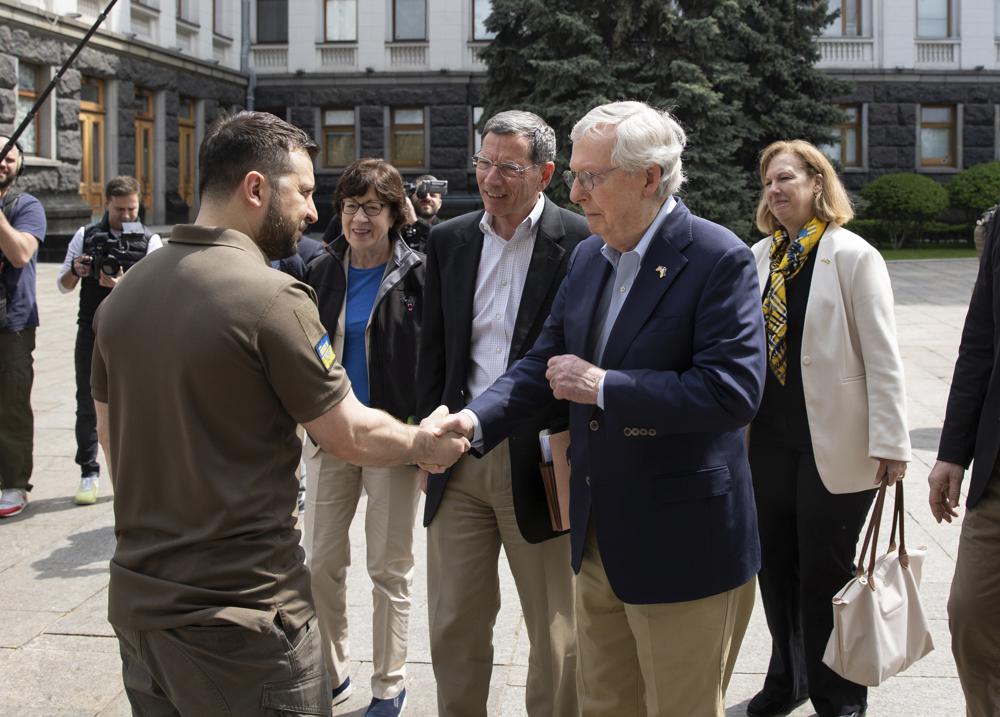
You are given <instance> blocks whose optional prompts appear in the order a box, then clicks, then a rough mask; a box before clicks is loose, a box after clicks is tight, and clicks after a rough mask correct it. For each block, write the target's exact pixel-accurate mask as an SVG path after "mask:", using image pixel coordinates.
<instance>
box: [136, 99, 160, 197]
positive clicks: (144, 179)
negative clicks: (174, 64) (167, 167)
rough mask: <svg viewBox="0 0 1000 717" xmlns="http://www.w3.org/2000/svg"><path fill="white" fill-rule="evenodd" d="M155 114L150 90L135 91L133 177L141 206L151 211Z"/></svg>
mask: <svg viewBox="0 0 1000 717" xmlns="http://www.w3.org/2000/svg"><path fill="white" fill-rule="evenodd" d="M155 122H156V114H155V109H154V103H153V93H152V91H151V90H144V89H141V88H136V91H135V178H136V179H138V180H139V185H140V186H141V187H142V197H140V199H141V200H142V204H143V206H144V207H145V208H146V213H147V214H149V215H152V213H153V209H154V207H153V196H154V193H153V189H154V188H153V137H154V134H153V127H154V124H155Z"/></svg>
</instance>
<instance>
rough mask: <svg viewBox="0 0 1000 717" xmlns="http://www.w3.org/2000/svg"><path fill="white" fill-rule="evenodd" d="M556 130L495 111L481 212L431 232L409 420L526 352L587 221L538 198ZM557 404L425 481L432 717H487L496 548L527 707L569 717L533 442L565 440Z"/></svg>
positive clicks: (560, 610)
mask: <svg viewBox="0 0 1000 717" xmlns="http://www.w3.org/2000/svg"><path fill="white" fill-rule="evenodd" d="M555 151H556V143H555V132H554V131H553V130H552V128H551V127H549V126H548V125H547V124H545V122H544V121H543V120H542V119H541V118H540V117H538V116H537V115H534V114H531V113H529V112H518V111H509V112H501V113H500V114H498V115H496V116H494V117H493V118H491V119H490V120H489V121H488V122H487V123H486V125H485V126H484V128H483V142H482V149H481V150H480V152H479V154H478V155H476V156H475V157H474V158H473V162H474V164H475V167H476V179H477V182H478V184H479V191H480V194H481V195H482V198H483V204H484V205H485V207H486V211H485V212H472V213H470V214H465V215H463V216H460V217H457V218H455V219H452V220H451V221H448V222H445V223H443V224H440V225H438V226H436V227H434V228H433V229H432V230H431V233H430V238H429V240H428V246H427V279H426V284H425V289H424V316H423V319H424V323H423V328H422V334H421V340H420V356H419V360H418V369H417V410H418V415H421V416H425V415H427V414H429V413H430V412H431V411H432V410H433V409H434V408H436V407H437V406H439V405H441V404H442V403H444V404H447V405H448V406H449V408H450V409H451V410H452V411H458V410H459V409H461V408H463V407H464V406H465V404H466V403H468V402H469V401H470V400H471V399H472V398H474V397H476V396H477V395H479V393H481V392H482V391H484V390H485V389H486V388H488V387H489V386H490V384H492V383H493V381H495V380H496V379H497V378H498V377H499V376H500V375H501V374H502V373H503V372H504V371H505V370H507V368H508V366H509V365H510V364H511V363H513V362H514V361H515V360H517V359H518V358H520V357H521V356H523V355H524V353H525V352H526V351H527V350H528V349H529V348H530V347H531V344H532V343H533V342H534V341H535V338H536V337H537V336H538V333H539V331H540V330H541V328H542V324H543V323H544V321H545V318H546V317H547V316H548V313H549V308H550V307H551V305H552V300H553V298H554V297H555V295H556V292H557V290H558V288H559V283H560V282H561V281H562V278H563V275H564V274H565V271H566V264H567V261H568V259H569V256H570V254H571V253H572V251H573V249H574V248H575V247H576V245H577V244H578V243H579V242H580V241H581V240H582V239H584V238H586V237H587V236H589V234H590V232H589V230H588V229H587V223H586V221H585V220H584V219H583V218H582V217H580V216H579V215H578V214H574V213H573V212H569V211H566V210H564V209H560V208H559V207H557V206H556V205H555V204H553V203H552V202H551V201H549V200H548V199H546V198H545V195H544V194H543V191H544V190H545V188H546V187H547V186H548V184H549V182H550V180H551V179H552V175H553V172H554V171H555V165H554V163H553V161H552V160H553V157H554V156H555ZM567 409H568V407H567V404H566V403H565V402H559V403H550V404H548V405H545V406H539V408H538V410H536V411H532V412H530V413H525V414H524V415H523V416H522V418H523V420H522V421H521V422H519V424H518V425H517V426H516V427H514V428H513V429H512V430H511V432H510V438H509V441H507V443H506V445H504V446H502V447H501V448H500V449H499V450H497V451H494V452H493V453H492V454H490V455H489V456H486V457H485V458H483V459H482V460H480V459H477V458H471V457H466V458H467V459H466V460H464V461H463V462H461V463H460V464H457V465H456V466H455V467H454V468H453V469H452V470H450V471H448V472H446V473H444V474H441V475H431V476H430V477H429V480H428V483H427V500H426V506H425V512H424V525H425V526H427V528H428V532H427V575H428V604H429V611H430V638H431V659H432V662H433V666H434V675H435V678H436V680H437V690H438V714H439V715H441V717H449V716H452V715H454V716H456V717H458V716H461V717H469V716H477V715H482V716H483V717H485V715H486V702H487V697H488V695H489V685H490V675H491V671H492V666H493V645H492V637H493V625H494V622H495V620H496V615H497V612H498V611H499V609H500V592H499V582H498V575H497V564H498V559H499V553H500V548H501V546H502V547H503V549H504V553H505V554H506V556H507V561H508V563H509V565H510V569H511V572H512V573H513V575H514V581H515V583H516V585H517V590H518V595H519V597H520V600H521V608H522V610H523V613H524V620H525V627H526V629H527V633H528V639H529V641H530V655H529V659H528V678H527V690H526V703H527V711H528V714H529V715H531V716H532V717H536V716H537V717H553V716H555V717H563V716H565V717H576V715H578V710H577V701H576V688H575V682H574V680H575V673H576V646H575V636H574V627H573V590H572V572H571V571H570V569H569V539H568V536H567V535H566V534H565V533H555V532H553V530H552V528H551V523H550V519H549V514H548V507H547V503H546V498H545V492H544V488H543V483H542V478H541V476H540V473H539V464H540V462H541V455H540V449H539V440H538V433H539V431H540V430H542V429H557V430H558V429H563V428H565V426H566V423H567Z"/></svg>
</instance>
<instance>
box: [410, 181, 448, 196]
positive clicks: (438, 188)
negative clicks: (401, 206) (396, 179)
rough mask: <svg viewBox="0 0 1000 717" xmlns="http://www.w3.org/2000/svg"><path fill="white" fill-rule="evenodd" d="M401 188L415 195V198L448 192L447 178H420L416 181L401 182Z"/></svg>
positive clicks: (442, 194)
mask: <svg viewBox="0 0 1000 717" xmlns="http://www.w3.org/2000/svg"><path fill="white" fill-rule="evenodd" d="M403 188H404V189H405V190H406V193H407V194H412V195H414V196H416V198H417V199H423V198H424V197H426V196H427V195H428V194H440V195H441V196H444V195H445V194H447V193H448V180H447V179H422V180H420V181H419V182H417V183H413V182H403Z"/></svg>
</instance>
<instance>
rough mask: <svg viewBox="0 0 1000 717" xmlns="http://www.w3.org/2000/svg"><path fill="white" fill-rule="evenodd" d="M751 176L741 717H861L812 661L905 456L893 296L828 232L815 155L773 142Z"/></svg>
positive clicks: (835, 202) (859, 251)
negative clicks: (753, 364) (751, 665)
mask: <svg viewBox="0 0 1000 717" xmlns="http://www.w3.org/2000/svg"><path fill="white" fill-rule="evenodd" d="M760 176H761V182H762V184H763V190H762V193H761V199H760V203H759V205H758V207H757V226H758V228H759V229H760V230H761V231H762V232H765V233H768V234H770V236H768V237H767V238H766V239H764V240H762V241H760V242H758V243H757V244H756V245H754V247H753V253H754V256H755V257H756V259H757V271H758V276H759V278H760V285H761V292H762V302H763V308H764V317H765V327H766V329H765V330H766V333H767V352H768V372H767V378H766V383H765V388H764V396H763V399H762V401H761V407H760V411H759V412H758V414H757V417H756V418H755V419H754V422H753V424H752V426H751V430H750V467H751V470H752V472H753V481H754V489H755V492H756V498H757V511H758V515H759V521H760V538H761V548H762V553H763V567H762V568H761V572H760V588H761V594H762V596H763V602H764V611H765V613H766V616H767V624H768V628H769V629H770V631H771V637H772V639H773V645H772V653H771V662H770V666H769V668H768V673H767V677H766V678H765V680H764V686H763V689H762V690H761V691H760V692H759V693H758V694H757V695H756V696H755V697H754V698H753V699H752V700H751V701H750V703H749V704H748V706H747V714H748V715H751V716H754V717H766V716H769V715H783V714H787V713H788V712H790V711H792V710H793V709H794V708H795V707H796V706H798V705H799V704H801V703H802V702H804V701H805V700H806V699H807V698H809V699H811V700H812V702H813V707H814V708H815V710H816V712H817V714H818V715H819V717H840V716H842V715H863V714H864V713H865V710H866V708H867V689H866V688H865V687H863V686H861V685H857V684H854V683H853V682H849V681H847V680H845V679H843V678H842V677H840V676H838V675H837V674H835V673H834V672H833V671H832V670H830V669H829V668H828V667H826V665H824V664H823V662H822V655H823V650H824V648H825V647H826V643H827V640H828V639H829V637H830V632H831V630H832V627H833V614H832V609H831V607H830V601H831V599H832V598H833V596H834V594H835V593H836V592H837V591H838V590H839V589H840V588H841V587H843V585H844V584H845V583H846V582H847V581H848V580H849V579H850V578H851V577H852V576H853V573H854V566H853V561H854V555H855V550H856V547H857V541H858V536H859V534H860V532H861V529H862V527H863V525H864V522H865V518H866V516H867V514H868V511H869V509H870V507H871V504H872V500H873V498H874V494H875V488H876V486H877V485H878V484H879V483H881V482H882V481H885V482H886V483H888V484H890V485H891V484H892V483H894V482H895V481H896V480H898V479H900V478H902V477H903V475H904V473H905V472H906V461H908V460H909V459H910V442H909V437H908V434H907V429H906V395H905V388H904V384H903V366H902V360H901V359H900V356H899V349H898V347H897V345H896V325H895V319H894V317H893V301H892V287H891V286H890V283H889V274H888V272H887V271H886V267H885V262H884V261H883V260H882V257H881V256H880V255H879V253H878V252H877V251H876V250H875V249H874V248H873V247H872V246H871V245H870V244H868V242H866V241H865V240H864V239H862V238H861V237H859V236H858V235H856V234H854V233H852V232H850V231H848V230H846V229H844V228H843V227H842V226H841V225H842V224H844V223H845V222H847V221H848V220H850V219H851V218H852V216H853V211H852V209H851V204H850V200H849V199H848V197H847V193H846V192H845V191H844V188H843V186H842V185H841V183H840V180H839V179H838V177H837V175H836V173H835V171H834V170H833V167H832V166H831V165H830V162H829V161H828V160H827V158H826V157H825V156H824V155H823V153H822V152H820V151H819V150H818V149H817V148H816V147H814V146H813V145H811V144H809V143H808V142H804V141H802V140H794V141H787V142H776V143H774V144H772V145H770V146H769V147H767V148H766V149H765V150H764V151H763V152H762V153H761V158H760ZM789 237H792V238H793V239H792V240H791V241H789V239H788V238H789Z"/></svg>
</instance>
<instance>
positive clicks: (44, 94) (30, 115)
mask: <svg viewBox="0 0 1000 717" xmlns="http://www.w3.org/2000/svg"><path fill="white" fill-rule="evenodd" d="M116 2H118V0H110V2H109V3H108V6H107V7H106V8H104V11H103V12H102V13H101V14H100V15H98V16H97V20H95V21H94V24H93V25H91V27H90V29H89V30H87V34H86V35H84V36H83V39H82V40H80V44H79V45H77V46H76V49H75V50H73V52H72V53H71V54H70V56H69V57H68V58H66V62H64V63H63V65H62V67H60V68H59V71H58V72H56V74H55V75H54V76H53V78H52V81H51V82H49V85H48V87H46V88H45V90H44V91H43V92H42V94H40V95H39V96H38V99H37V100H35V104H34V106H33V107H32V108H31V111H30V112H28V114H26V115H25V116H24V119H22V120H21V124H19V125H18V126H17V129H15V130H14V134H13V135H11V137H10V139H8V140H7V143H6V144H5V145H4V146H3V149H2V150H0V160H2V159H3V158H4V157H6V156H7V153H8V152H10V148H11V147H13V146H14V143H15V142H16V141H17V140H18V138H19V137H20V136H21V135H22V134H24V130H25V129H26V128H27V127H28V125H29V124H31V121H32V120H33V119H35V115H37V114H38V110H39V109H41V107H42V105H43V104H44V103H45V100H46V99H48V97H49V95H50V94H51V93H52V90H53V89H55V86H56V83H57V82H59V80H61V79H62V76H63V73H64V72H65V71H66V70H67V69H69V66H70V65H71V64H73V60H75V59H76V56H77V55H79V54H80V51H81V50H82V49H83V48H84V46H85V45H86V44H87V43H88V42H89V41H90V38H91V37H93V35H94V33H95V32H97V28H98V27H100V25H101V23H102V22H104V18H106V17H107V16H108V13H109V12H111V8H113V7H114V6H115V3H116ZM21 161H22V162H23V161H24V160H23V159H22V160H21Z"/></svg>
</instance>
